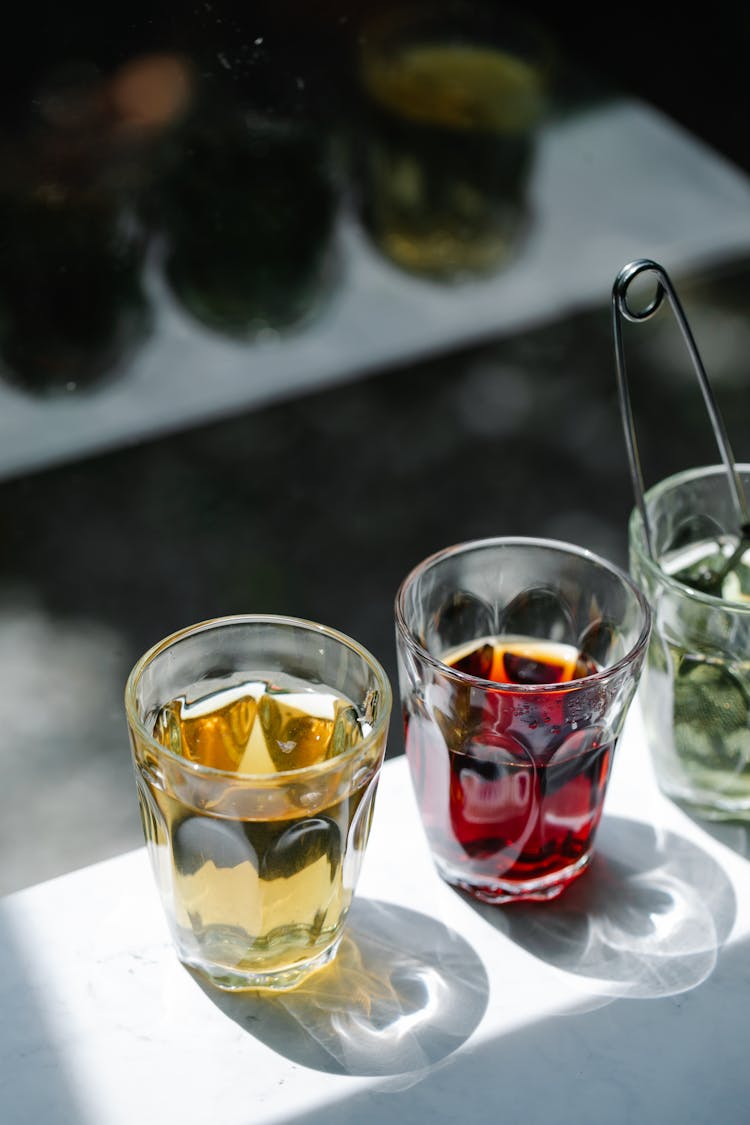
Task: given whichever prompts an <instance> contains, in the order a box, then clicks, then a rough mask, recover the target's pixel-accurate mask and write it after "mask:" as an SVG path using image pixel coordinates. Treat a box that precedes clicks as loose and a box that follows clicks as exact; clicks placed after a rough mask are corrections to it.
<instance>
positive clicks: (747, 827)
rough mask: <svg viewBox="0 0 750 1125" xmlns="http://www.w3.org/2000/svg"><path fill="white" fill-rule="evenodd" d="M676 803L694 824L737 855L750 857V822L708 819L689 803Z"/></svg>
mask: <svg viewBox="0 0 750 1125" xmlns="http://www.w3.org/2000/svg"><path fill="white" fill-rule="evenodd" d="M675 803H676V804H677V806H678V808H679V809H680V811H681V812H683V813H684V814H685V816H686V817H687V818H688V819H689V820H692V822H693V824H697V825H698V827H699V828H700V829H702V831H703V832H707V833H708V835H709V836H712V837H713V839H714V840H717V841H718V842H719V843H720V844H723V845H724V847H725V848H729V849H730V850H731V851H733V852H736V853H737V855H741V856H743V858H745V859H750V822H748V821H747V820H744V821H743V820H740V819H739V818H738V819H737V820H708V819H707V818H706V817H703V816H699V815H698V813H697V812H696V811H695V810H694V809H691V808H690V806H689V805H686V804H684V803H683V802H682V801H676V802H675Z"/></svg>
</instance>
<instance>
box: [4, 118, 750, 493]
mask: <svg viewBox="0 0 750 1125" xmlns="http://www.w3.org/2000/svg"><path fill="white" fill-rule="evenodd" d="M530 194H531V205H532V211H533V224H532V228H531V232H530V235H529V237H528V239H527V241H526V242H525V244H524V246H523V249H522V252H521V253H519V255H518V257H517V259H516V260H515V261H514V262H513V263H512V264H511V265H510V266H509V267H508V268H506V269H505V270H503V271H502V272H500V273H498V274H497V275H496V276H495V277H494V278H492V279H490V280H486V281H478V282H466V283H464V284H460V285H447V286H446V285H441V284H433V283H431V282H428V281H423V280H420V279H418V278H412V277H409V276H407V275H405V274H404V273H402V272H400V271H399V270H397V269H396V268H395V267H392V266H390V265H389V264H388V263H387V262H386V261H385V260H384V259H383V258H381V257H380V256H379V255H377V254H376V253H374V252H373V250H372V249H371V248H370V247H369V245H368V243H367V241H366V240H365V239H364V237H363V235H362V233H361V231H360V230H359V228H358V227H357V225H356V224H355V223H354V222H353V221H352V220H351V219H350V220H349V221H347V220H344V221H343V222H342V224H341V227H340V231H339V236H338V247H337V249H338V255H337V256H338V280H337V283H336V286H335V290H334V292H333V294H332V295H331V298H330V299H329V300H328V302H327V303H326V305H325V308H324V309H323V310H322V312H321V314H320V315H319V317H318V318H317V319H316V320H314V321H313V322H312V323H310V324H309V325H307V326H305V327H304V328H300V329H298V330H296V331H294V332H290V333H289V334H287V335H285V336H284V337H280V336H277V335H275V334H274V333H270V334H269V336H268V338H266V339H264V340H262V341H257V342H255V343H253V344H252V345H246V344H243V343H238V342H235V341H232V340H230V339H227V338H225V337H223V336H221V335H218V334H215V333H211V332H209V331H206V330H204V329H202V328H201V327H200V326H199V325H198V324H197V323H196V322H195V321H194V320H192V319H190V318H189V317H188V316H187V315H186V314H185V313H183V312H182V311H181V310H180V308H179V307H178V306H177V305H176V303H175V302H174V300H173V299H172V298H171V296H170V294H169V292H168V290H167V288H166V286H165V285H164V283H163V280H162V278H161V274H160V271H159V267H158V263H156V262H152V263H151V265H150V267H149V269H148V271H147V276H146V285H147V289H148V295H149V298H150V300H151V303H152V305H153V309H154V328H153V331H152V333H151V335H150V337H149V338H148V340H147V341H146V342H145V343H144V345H143V346H142V348H141V350H140V351H139V352H138V353H137V355H136V356H135V358H134V359H133V360H132V361H131V362H130V363H129V366H128V368H127V370H126V371H124V372H123V373H121V374H120V375H118V377H117V378H112V379H110V380H109V381H105V382H102V383H101V384H100V385H99V386H98V387H94V388H91V389H89V390H86V391H84V390H83V389H81V390H78V389H76V388H75V387H72V389H71V391H70V393H66V392H61V393H60V394H58V395H57V396H56V397H52V398H48V399H42V400H39V399H37V398H34V397H33V396H31V395H29V394H27V393H26V392H24V391H23V390H20V389H17V388H14V387H13V386H11V385H10V384H7V383H4V382H0V478H3V477H8V476H12V475H15V474H19V473H22V472H25V471H29V470H31V469H39V468H45V467H48V466H50V465H54V464H56V463H59V462H61V461H65V460H68V459H71V458H77V457H80V456H84V455H87V454H92V453H96V452H99V451H102V450H106V449H110V448H113V447H115V446H118V445H122V444H126V443H129V442H133V441H136V440H140V439H142V438H148V437H152V436H155V435H158V434H161V433H167V432H172V431H177V430H181V429H183V428H185V427H186V426H189V425H195V424H198V423H200V422H204V421H210V420H213V419H219V418H222V417H226V416H228V415H231V414H233V413H236V412H237V411H240V410H243V409H247V408H250V407H255V406H259V405H262V404H266V403H269V402H272V401H274V400H278V399H281V398H284V397H288V396H291V395H295V394H299V393H303V392H305V391H307V390H310V389H313V388H316V387H322V386H326V385H335V384H337V383H340V382H342V381H345V380H349V379H352V378H354V377H356V376H361V375H363V374H366V373H368V372H370V371H373V370H376V369H379V368H382V367H384V366H387V365H389V364H393V363H399V362H403V361H405V360H408V359H416V358H419V357H425V356H428V355H430V354H432V353H435V352H439V351H442V350H444V349H445V348H449V347H450V348H455V347H457V346H459V345H461V344H468V343H471V342H474V341H479V340H481V339H484V338H487V337H490V336H493V335H501V334H505V333H508V332H511V331H515V330H519V329H523V328H525V327H528V326H529V325H532V324H538V323H540V322H543V321H549V320H552V319H554V318H556V317H558V316H562V315H564V314H566V313H570V312H571V311H574V310H576V309H580V308H584V307H590V306H591V305H602V306H604V305H606V303H607V301H608V299H609V293H610V290H611V287H612V282H613V280H614V277H615V274H616V273H617V271H618V270H619V269H620V267H621V266H623V265H624V264H625V263H626V262H628V261H631V260H632V259H633V258H636V257H651V258H655V259H657V260H658V261H661V262H662V263H663V264H664V265H665V267H666V268H667V269H668V270H670V272H672V271H674V272H675V273H677V272H679V271H680V270H681V269H683V268H687V267H690V268H696V267H699V266H702V265H704V264H711V263H716V262H722V261H725V260H728V259H732V258H734V257H735V256H737V255H741V254H744V253H746V252H747V251H748V249H750V180H748V177H747V176H745V175H744V173H742V172H741V171H740V170H738V169H736V168H734V167H732V166H730V165H729V163H727V162H726V161H725V160H723V159H722V158H721V157H719V156H718V155H717V154H716V153H714V152H713V151H711V150H710V149H708V148H707V147H706V146H704V145H703V144H701V143H700V142H698V141H696V140H695V139H694V138H692V137H690V136H689V135H688V134H687V133H686V132H684V131H683V130H682V129H680V128H679V127H677V126H676V125H675V124H674V123H673V122H671V121H670V120H668V119H667V118H665V117H664V116H662V115H661V114H660V113H658V112H657V111H655V110H654V109H652V108H650V107H649V106H647V105H645V104H642V103H639V102H635V101H619V102H611V103H606V104H602V105H599V106H598V107H595V108H592V109H590V110H589V111H587V112H585V113H581V114H578V115H577V116H571V117H568V118H566V119H564V120H561V121H557V122H555V123H553V124H552V125H550V126H549V127H548V128H547V129H546V130H545V131H544V133H543V135H542V137H541V141H540V150H539V158H538V161H537V163H536V168H535V172H534V178H533V182H532V185H531V191H530Z"/></svg>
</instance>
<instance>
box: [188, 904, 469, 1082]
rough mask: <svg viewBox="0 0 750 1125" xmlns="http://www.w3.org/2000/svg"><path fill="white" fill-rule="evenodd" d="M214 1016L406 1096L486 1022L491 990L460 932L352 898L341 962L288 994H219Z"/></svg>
mask: <svg viewBox="0 0 750 1125" xmlns="http://www.w3.org/2000/svg"><path fill="white" fill-rule="evenodd" d="M196 980H197V981H198V983H199V984H201V987H203V988H204V991H205V992H206V993H207V995H208V996H209V997H210V998H211V999H212V1000H213V1002H214V1003H215V1004H216V1006H217V1007H218V1008H220V1009H221V1010H222V1011H223V1012H225V1013H226V1015H228V1016H229V1017H230V1018H231V1019H233V1020H234V1021H235V1022H236V1023H238V1024H239V1025H240V1026H241V1027H243V1028H245V1029H246V1030H247V1031H249V1032H250V1033H251V1034H252V1035H253V1036H255V1037H256V1038H258V1039H260V1040H262V1041H263V1042H264V1043H266V1044H267V1045H268V1046H269V1047H271V1048H273V1049H274V1050H275V1051H277V1052H279V1053H280V1054H282V1055H284V1056H286V1057H287V1058H289V1059H291V1060H292V1061H294V1062H297V1063H299V1064H301V1065H304V1066H307V1067H310V1068H312V1069H315V1070H322V1071H326V1072H329V1073H338V1074H349V1075H370V1076H376V1075H377V1076H383V1077H386V1076H390V1077H391V1079H392V1081H391V1082H389V1084H388V1087H389V1088H391V1089H399V1090H401V1089H407V1088H408V1087H409V1086H412V1085H414V1084H415V1083H416V1082H419V1081H421V1079H422V1078H423V1077H424V1075H425V1072H426V1071H427V1069H428V1068H429V1069H430V1072H431V1073H432V1072H433V1071H434V1069H435V1067H436V1065H439V1064H440V1063H441V1062H443V1061H445V1060H446V1059H447V1058H448V1057H449V1056H450V1055H452V1054H453V1052H454V1051H456V1050H457V1049H458V1048H459V1047H460V1046H461V1045H462V1044H463V1043H464V1042H465V1041H466V1040H467V1039H468V1038H469V1036H470V1035H471V1033H472V1032H473V1031H474V1029H475V1028H476V1027H477V1026H478V1024H479V1023H480V1021H481V1019H482V1016H483V1015H484V1012H485V1009H486V1007H487V998H488V992H489V983H488V978H487V974H486V971H485V969H484V966H483V965H482V962H481V961H480V959H479V957H478V956H477V954H476V953H475V952H474V950H473V949H472V948H471V946H470V945H468V943H467V942H466V941H465V940H464V938H462V937H460V936H459V934H457V933H456V932H455V931H453V930H450V929H448V927H446V926H444V925H443V924H442V923H440V922H438V921H436V920H435V919H433V918H429V917H428V916H427V915H425V914H420V913H417V912H416V911H413V910H406V909H405V908H404V907H401V906H396V905H393V904H390V903H386V902H379V901H375V900H372V899H355V902H354V905H353V907H352V911H351V914H350V917H349V922H348V927H347V931H346V934H345V937H344V940H343V942H342V944H341V947H340V949H339V952H338V954H337V957H336V959H335V960H334V962H333V963H332V965H330V966H329V967H328V968H327V969H325V970H323V971H322V972H319V973H316V974H315V975H314V976H312V977H310V978H309V979H308V981H306V982H305V983H304V984H303V985H301V986H300V987H299V988H296V989H295V990H294V991H292V992H285V993H277V994H262V993H258V992H255V993H244V994H242V993H232V994H230V993H222V992H219V991H218V990H215V989H213V988H212V987H211V986H209V985H207V984H204V983H203V982H202V981H201V980H200V978H198V977H197V976H196Z"/></svg>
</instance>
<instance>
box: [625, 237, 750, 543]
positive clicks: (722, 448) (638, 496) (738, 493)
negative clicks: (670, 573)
mask: <svg viewBox="0 0 750 1125" xmlns="http://www.w3.org/2000/svg"><path fill="white" fill-rule="evenodd" d="M644 273H651V274H654V275H655V276H656V293H655V294H654V296H653V298H652V299H651V300H650V301H649V303H648V304H647V305H646V306H645V307H643V308H641V309H638V310H636V309H634V308H633V307H632V305H631V303H630V301H629V299H628V296H629V295H628V290H629V288H630V286H631V284H632V283H633V281H634V280H635V279H636V277H638V276H639V275H640V274H644ZM665 296H666V297H667V298H668V299H669V303H670V305H671V307H672V313H673V314H674V317H675V320H676V321H677V324H678V325H679V328H680V331H681V332H682V336H683V339H684V341H685V345H686V347H687V350H688V353H689V355H690V359H691V360H692V363H693V369H694V371H695V374H696V376H697V379H698V382H699V384H700V388H701V392H702V393H703V401H704V402H705V404H706V409H707V411H708V416H709V418H710V420H711V426H712V428H713V432H714V437H715V438H716V444H717V445H718V447H719V453H720V454H721V459H722V461H723V463H724V467H725V468H726V471H727V476H728V479H729V487H730V489H731V492H732V497H733V500H734V506H735V510H736V514H737V525H738V528H739V538H740V541H741V542H746V541H747V540H748V539H750V511H748V505H747V499H746V497H745V493H744V491H743V488H742V484H741V482H740V477H739V473H738V472H737V468H736V466H735V461H734V454H733V453H732V449H731V446H730V444H729V437H728V435H727V431H726V427H725V426H724V421H723V419H722V417H721V414H720V413H719V408H718V406H717V405H716V400H715V398H714V395H713V391H712V390H711V384H710V383H709V381H708V376H707V375H706V369H705V367H704V366H703V361H702V360H701V357H700V353H699V351H698V347H697V345H696V343H695V339H694V337H693V333H692V332H691V330H690V325H689V324H688V321H687V317H686V316H685V313H684V311H683V308H682V305H681V304H680V301H679V298H678V297H677V294H676V292H675V290H674V287H673V285H672V282H671V281H670V279H669V275H668V274H667V271H666V270H665V269H664V267H663V266H660V265H659V264H658V262H652V261H651V260H650V259H649V258H638V259H637V260H636V261H634V262H630V263H629V264H628V265H627V266H623V268H622V269H621V270H620V272H619V273H618V275H617V277H616V278H615V283H614V285H613V287H612V330H613V334H614V343H615V366H616V370H617V390H618V395H619V400H620V413H621V415H622V424H623V429H624V431H625V444H626V446H627V451H628V464H629V466H630V476H631V480H632V482H633V491H634V492H635V500H636V504H637V506H638V511H639V512H640V516H641V520H642V521H643V533H644V536H645V539H646V547H647V550H648V553H649V555H650V556H651V558H652V559H653V561H654V562H655V563H657V565H658V562H657V559H656V558H655V557H654V551H653V536H652V534H651V525H650V523H649V519H648V513H647V511H646V500H645V490H644V485H643V472H642V469H641V460H640V456H639V453H638V438H637V435H636V430H635V421H634V419H633V408H632V405H631V401H630V390H629V387H628V379H627V372H626V367H625V350H624V347H623V341H622V322H623V320H629V321H631V322H632V323H634V324H637V323H639V322H641V321H644V320H649V318H650V317H652V316H653V315H654V313H655V312H657V311H658V309H659V308H660V307H661V305H662V302H663V301H664V297H665Z"/></svg>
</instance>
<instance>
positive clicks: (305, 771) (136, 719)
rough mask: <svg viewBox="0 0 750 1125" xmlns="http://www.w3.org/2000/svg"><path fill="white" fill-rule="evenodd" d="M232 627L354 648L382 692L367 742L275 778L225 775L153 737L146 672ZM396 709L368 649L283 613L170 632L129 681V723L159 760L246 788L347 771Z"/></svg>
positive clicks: (277, 773)
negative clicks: (185, 644)
mask: <svg viewBox="0 0 750 1125" xmlns="http://www.w3.org/2000/svg"><path fill="white" fill-rule="evenodd" d="M231 625H250V626H252V625H276V626H280V627H281V628H287V627H293V628H298V629H302V630H306V631H307V632H309V633H312V634H314V633H318V634H322V635H323V636H325V637H328V638H329V640H333V641H336V642H337V643H338V644H340V645H342V646H343V647H344V648H348V649H349V650H350V651H351V652H353V653H354V654H355V655H356V656H358V657H360V659H362V660H363V661H364V663H365V664H367V665H368V667H369V668H370V669H371V670H372V672H373V673H374V675H375V677H376V679H377V680H378V682H379V686H380V690H381V691H382V693H383V694H382V702H381V705H380V706H379V708H378V713H377V715H376V717H375V721H374V723H373V725H372V728H371V730H370V731H369V733H368V734H367V735H365V737H364V738H363V739H362V741H361V742H358V743H357V744H356V745H355V746H352V747H351V748H350V749H349V750H346V751H344V752H343V753H342V754H337V755H335V757H333V758H327V759H325V760H324V761H322V762H315V763H314V764H313V765H310V766H302V767H301V768H299V769H289V770H276V771H274V772H273V773H239V772H238V771H237V770H222V769H218V768H217V767H216V766H206V765H203V764H202V763H201V762H191V761H190V759H188V758H183V757H182V755H180V754H176V753H175V752H174V751H173V750H170V749H169V747H167V746H164V744H163V743H161V742H159V741H158V739H156V738H154V736H153V734H152V733H151V732H150V731H149V730H148V728H147V726H146V724H145V723H144V721H143V719H142V718H141V715H140V713H139V710H138V706H137V703H136V696H135V692H136V686H137V685H138V683H139V682H140V680H141V678H142V676H143V673H144V672H145V670H146V668H148V667H149V666H150V665H151V664H152V663H153V661H154V660H155V659H156V658H157V657H159V656H161V655H162V653H165V652H167V650H168V649H170V648H172V647H173V646H174V645H176V644H178V643H179V642H180V641H182V640H185V639H186V638H187V637H191V636H195V635H197V634H199V633H208V632H210V631H211V630H213V629H222V628H224V627H226V626H231ZM326 687H335V685H333V684H327V685H326ZM392 704H393V691H392V688H391V684H390V681H389V679H388V676H387V675H386V672H385V669H384V668H383V666H382V664H381V663H380V661H379V660H378V659H377V658H376V657H375V656H373V654H372V653H371V652H369V651H368V649H366V648H365V647H364V646H363V645H361V644H360V643H359V642H358V641H355V640H354V638H353V637H349V636H347V635H346V633H342V632H340V631H339V630H338V629H333V628H331V627H330V626H328V625H321V624H320V623H319V622H317V621H309V620H307V619H306V618H303V617H289V616H285V615H283V614H275V613H240V614H231V615H227V616H223V617H209V618H206V620H205V621H198V622H196V623H195V624H194V625H186V626H185V627H184V628H182V629H178V630H176V631H175V632H174V633H170V634H169V635H168V636H166V637H163V638H162V640H160V641H157V642H156V643H155V644H153V645H152V646H151V647H150V648H149V649H147V650H146V652H144V654H143V655H142V656H141V657H139V659H138V660H137V661H136V663H135V664H134V665H133V667H132V669H131V671H130V673H129V675H128V678H127V680H126V682H125V714H126V717H127V720H128V725H129V726H130V727H131V729H132V730H134V731H136V732H137V734H138V737H139V738H140V739H142V740H143V741H144V742H145V743H146V744H147V745H148V746H149V747H150V748H151V749H152V750H154V751H155V752H156V753H157V755H158V756H159V757H164V758H166V759H167V761H170V762H172V763H174V764H175V765H177V766H179V767H180V769H187V770H188V771H189V772H190V773H191V774H192V775H193V776H195V777H206V778H207V779H208V778H210V779H213V780H219V779H229V778H231V779H232V781H233V782H235V783H239V784H240V785H259V786H263V785H278V782H279V778H283V779H285V780H287V779H288V781H289V782H291V781H292V780H299V779H307V778H311V777H317V776H319V775H322V774H326V773H328V772H330V771H332V770H334V769H338V768H340V767H341V766H345V765H347V764H348V762H350V761H353V760H356V759H357V758H358V757H360V756H361V755H362V754H363V753H364V752H366V751H367V750H369V749H370V747H371V746H372V745H374V744H375V743H376V742H377V741H378V739H379V738H380V737H381V736H382V734H383V730H384V728H387V726H388V723H389V721H390V712H391V707H392Z"/></svg>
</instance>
